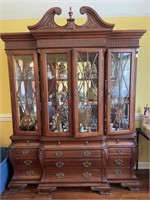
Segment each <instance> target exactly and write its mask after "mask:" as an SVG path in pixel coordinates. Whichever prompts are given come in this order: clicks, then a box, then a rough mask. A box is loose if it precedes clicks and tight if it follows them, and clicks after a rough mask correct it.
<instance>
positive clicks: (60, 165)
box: [56, 162, 64, 167]
mask: <svg viewBox="0 0 150 200" xmlns="http://www.w3.org/2000/svg"><path fill="white" fill-rule="evenodd" d="M63 165H64V163H63V162H56V167H63Z"/></svg>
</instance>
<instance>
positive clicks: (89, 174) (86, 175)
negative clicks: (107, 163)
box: [83, 172, 92, 179]
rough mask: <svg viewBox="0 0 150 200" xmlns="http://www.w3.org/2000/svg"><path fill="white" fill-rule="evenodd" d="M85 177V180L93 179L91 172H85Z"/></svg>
mask: <svg viewBox="0 0 150 200" xmlns="http://www.w3.org/2000/svg"><path fill="white" fill-rule="evenodd" d="M83 177H84V178H85V179H90V178H91V177H92V174H91V173H90V172H85V173H83Z"/></svg>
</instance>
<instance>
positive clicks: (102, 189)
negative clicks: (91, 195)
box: [91, 183, 111, 195]
mask: <svg viewBox="0 0 150 200" xmlns="http://www.w3.org/2000/svg"><path fill="white" fill-rule="evenodd" d="M91 190H92V191H98V192H99V193H100V194H103V195H106V194H110V190H111V188H110V186H109V184H108V183H105V184H100V185H99V186H92V187H91Z"/></svg>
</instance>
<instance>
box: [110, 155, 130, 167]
mask: <svg viewBox="0 0 150 200" xmlns="http://www.w3.org/2000/svg"><path fill="white" fill-rule="evenodd" d="M130 163H131V157H130V156H110V157H109V158H108V162H107V164H108V165H118V166H121V165H130Z"/></svg>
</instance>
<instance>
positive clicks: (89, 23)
mask: <svg viewBox="0 0 150 200" xmlns="http://www.w3.org/2000/svg"><path fill="white" fill-rule="evenodd" d="M61 13H62V10H61V8H59V7H54V8H51V9H49V10H48V11H47V12H46V13H45V14H44V16H43V17H42V18H41V20H40V21H39V22H38V23H37V24H35V25H33V26H28V29H29V30H30V31H31V32H36V31H40V32H42V31H53V30H54V31H55V30H60V31H61V30H66V31H67V30H80V29H81V30H83V29H96V30H112V29H113V27H114V24H109V23H106V22H105V21H104V20H102V19H101V17H100V16H99V15H98V14H97V12H96V11H95V10H94V9H92V8H90V7H88V6H83V7H81V8H80V13H81V14H82V15H84V14H86V15H87V20H86V22H85V24H83V25H80V26H79V25H77V24H75V19H74V18H72V15H73V12H72V10H71V8H70V11H69V13H68V14H69V18H68V19H67V20H66V21H67V23H66V24H65V25H64V26H59V25H58V24H56V22H55V19H54V18H55V15H60V14H61Z"/></svg>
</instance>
